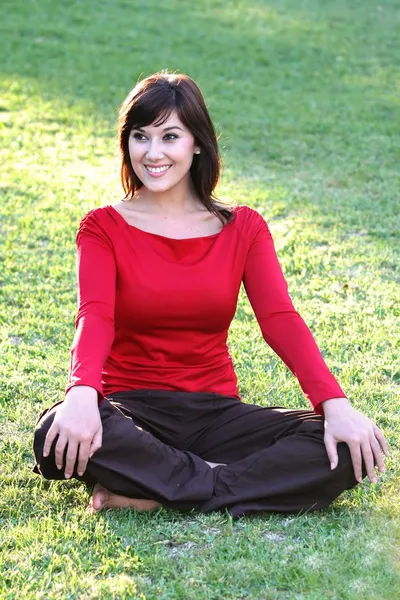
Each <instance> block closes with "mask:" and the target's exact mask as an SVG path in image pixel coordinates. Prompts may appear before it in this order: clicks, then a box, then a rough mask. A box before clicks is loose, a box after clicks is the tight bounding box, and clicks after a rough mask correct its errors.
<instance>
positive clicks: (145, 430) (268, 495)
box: [34, 390, 365, 517]
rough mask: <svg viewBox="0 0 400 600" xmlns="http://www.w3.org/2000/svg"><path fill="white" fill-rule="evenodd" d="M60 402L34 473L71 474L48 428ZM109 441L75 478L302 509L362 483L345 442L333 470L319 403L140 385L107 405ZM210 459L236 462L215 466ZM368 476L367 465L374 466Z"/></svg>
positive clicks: (141, 491) (38, 437) (231, 504)
mask: <svg viewBox="0 0 400 600" xmlns="http://www.w3.org/2000/svg"><path fill="white" fill-rule="evenodd" d="M59 405H60V403H57V404H55V405H54V406H52V407H50V408H48V409H47V410H45V411H44V412H43V413H42V414H41V415H40V416H39V419H38V422H37V425H36V431H35V439H34V452H35V458H36V466H35V469H34V471H35V472H36V473H39V472H40V473H41V474H42V475H43V476H44V477H45V478H46V479H64V468H65V464H64V467H63V469H62V470H58V469H57V467H56V464H55V456H54V449H55V444H56V440H55V441H54V443H53V446H52V449H51V453H50V455H49V456H48V457H46V458H44V457H43V446H44V440H45V437H46V434H47V432H48V430H49V428H50V426H51V424H52V422H53V419H54V415H55V412H56V410H57V408H58V406H59ZM100 416H101V420H102V424H103V444H102V447H101V448H100V449H99V450H98V451H97V452H95V454H94V455H93V457H92V458H91V459H90V460H89V462H88V465H87V469H86V472H85V473H84V475H83V476H82V477H80V476H78V474H77V472H76V469H75V471H74V473H73V477H76V478H77V479H79V480H83V481H85V482H86V483H88V484H93V483H96V482H98V483H100V484H102V485H103V486H104V487H106V488H107V489H108V490H110V491H111V492H114V493H116V494H120V495H123V496H128V497H131V498H142V499H143V498H144V499H152V500H156V501H158V502H160V503H161V504H162V505H164V506H167V507H170V508H175V509H178V510H186V509H192V508H196V509H197V510H199V511H201V512H209V511H212V510H225V509H228V511H229V513H230V514H231V515H232V516H233V517H237V516H240V515H243V514H246V513H250V512H257V511H274V512H301V511H309V510H316V509H321V508H325V507H327V506H328V505H329V504H330V503H331V502H332V501H333V500H334V499H335V498H337V496H339V494H340V493H341V492H342V491H343V490H345V489H350V488H352V487H354V486H355V485H356V484H357V481H356V479H355V477H354V473H353V467H352V462H351V458H350V452H349V449H348V447H347V445H346V444H344V443H341V444H339V445H338V453H339V465H338V466H337V468H336V469H334V470H333V471H331V469H330V465H329V460H328V456H327V453H326V449H325V445H324V440H323V435H324V420H323V418H322V417H320V416H318V415H316V414H315V413H313V412H312V411H309V410H288V409H285V408H281V407H261V406H257V405H252V404H246V403H244V402H242V401H241V400H238V399H237V398H230V397H227V396H221V395H219V394H213V393H188V392H171V391H162V390H135V391H130V392H118V393H116V394H113V395H112V396H108V397H107V398H106V399H104V401H103V403H102V404H101V406H100ZM205 461H210V462H218V463H227V464H226V466H218V467H215V468H211V467H210V466H209V465H207V463H206V462H205ZM364 476H365V471H364Z"/></svg>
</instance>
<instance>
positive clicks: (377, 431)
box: [374, 425, 389, 456]
mask: <svg viewBox="0 0 400 600" xmlns="http://www.w3.org/2000/svg"><path fill="white" fill-rule="evenodd" d="M374 435H375V437H376V439H377V440H378V442H379V445H380V447H381V448H382V451H383V453H384V454H385V455H386V456H389V448H388V445H387V443H386V440H385V436H384V435H383V432H382V430H381V429H379V427H378V426H377V425H375V427H374Z"/></svg>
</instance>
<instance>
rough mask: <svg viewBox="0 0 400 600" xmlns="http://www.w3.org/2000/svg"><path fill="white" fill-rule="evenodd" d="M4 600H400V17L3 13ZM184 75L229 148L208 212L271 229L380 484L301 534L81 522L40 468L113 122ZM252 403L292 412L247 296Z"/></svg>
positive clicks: (249, 7) (175, 521) (0, 424)
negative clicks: (358, 420) (35, 450)
mask: <svg viewBox="0 0 400 600" xmlns="http://www.w3.org/2000/svg"><path fill="white" fill-rule="evenodd" d="M0 11H1V14H0V35H1V45H2V51H3V52H2V56H3V60H2V62H1V66H0V77H1V100H0V127H1V129H0V132H1V144H2V147H1V166H2V179H1V188H0V189H1V203H0V214H1V224H0V236H1V240H2V244H1V265H2V270H1V285H0V295H1V302H2V309H1V313H0V319H1V322H0V323H1V358H0V377H1V390H0V407H1V411H0V433H1V441H0V461H1V467H0V468H1V479H2V493H1V495H0V518H1V521H0V522H1V534H0V535H1V540H0V541H1V543H0V569H1V571H2V577H1V578H0V596H1V598H7V599H13V598H19V599H31V598H43V599H46V600H47V599H61V598H62V599H64V598H68V599H75V598H79V599H86V598H87V599H89V598H90V599H97V598H98V599H108V598H121V599H122V598H142V599H143V598H147V599H151V598H162V599H185V600H186V599H196V600H198V599H222V598H223V599H232V600H239V599H241V598H246V599H257V600H259V599H268V600H272V599H273V600H275V599H276V600H283V599H285V600H286V599H290V600H295V599H296V600H299V599H304V600H325V599H326V598H330V599H340V600H342V599H343V600H353V599H358V598H363V599H366V600H368V599H379V600H381V599H382V600H383V599H388V600H389V599H390V600H393V599H396V598H400V592H399V589H400V576H399V568H398V561H399V540H400V527H399V491H400V486H399V477H398V467H399V451H398V440H399V432H400V423H399V414H400V412H399V409H400V398H399V384H400V342H399V335H398V334H399V316H400V302H399V292H398V290H399V279H400V276H399V275H400V271H399V262H398V261H399V249H398V246H399V233H400V231H399V230H400V227H399V212H400V211H399V192H398V185H399V175H398V164H399V158H400V152H399V139H400V138H399V133H400V119H399V117H400V114H399V112H400V111H399V107H400V100H399V97H400V96H399V81H400V78H399V75H400V60H399V59H400V41H399V40H400V38H399V36H398V30H399V25H400V4H399V2H397V1H396V0H383V1H382V2H380V3H379V5H378V4H377V3H375V2H373V1H372V0H365V1H364V2H347V1H346V0H335V1H334V2H330V3H328V2H324V1H323V0H303V1H302V2H295V1H294V0H273V1H272V0H271V1H264V0H252V1H251V0H242V1H241V0H224V1H222V0H214V1H211V0H199V1H198V2H196V3H191V2H189V1H183V2H180V1H178V0H168V1H167V2H165V3H158V2H155V0H148V1H147V2H146V3H143V4H141V3H138V2H135V1H128V0H114V1H113V2H111V0H97V1H96V2H91V1H89V2H85V3H83V2H79V1H78V0H71V1H70V2H64V1H62V0H56V1H50V0H41V1H40V2H38V1H34V0H27V1H25V2H22V1H21V0H16V1H15V0H13V1H12V2H11V0H3V2H2V5H1V7H0ZM161 68H169V69H171V70H174V69H177V70H179V71H182V72H186V73H188V74H189V75H190V76H192V77H193V78H194V79H195V80H196V81H197V82H198V83H199V85H200V86H201V88H202V90H203V92H204V95H205V97H206V100H207V103H208V105H209V108H210V111H211V114H212V116H213V118H214V121H215V123H216V125H217V129H218V131H219V132H220V134H221V149H222V153H223V157H224V162H225V171H224V176H223V178H222V181H221V185H220V187H219V190H218V191H219V195H220V196H221V197H226V198H230V199H233V200H234V201H236V202H237V203H245V204H249V205H251V206H253V207H256V208H258V210H260V211H261V212H262V214H264V215H265V217H266V218H267V219H268V221H269V223H270V226H271V230H272V232H273V235H274V237H275V241H276V246H277V249H278V253H279V256H280V259H281V263H282V266H283V268H284V271H285V274H286V276H287V280H288V283H289V287H290V291H291V295H292V297H293V300H294V302H295V304H296V306H297V308H298V310H299V312H300V313H301V314H302V316H303V317H304V318H305V320H306V322H307V323H308V324H309V326H310V327H311V329H312V331H313V333H314V335H315V337H316V339H317V342H318V344H319V346H320V348H321V350H322V352H323V354H324V356H325V358H326V360H327V362H328V364H329V366H330V368H331V369H332V371H333V372H334V373H335V374H336V376H337V377H338V379H339V381H340V383H341V384H342V386H343V387H344V389H345V390H346V392H347V394H348V396H349V398H350V399H351V401H352V402H353V404H354V405H355V406H356V407H358V408H359V409H361V410H362V411H364V412H365V413H367V414H368V415H369V416H371V417H372V418H373V419H375V420H376V421H377V422H378V423H379V424H380V425H381V426H382V428H383V429H384V431H385V433H386V436H387V439H388V441H389V444H390V447H391V457H390V459H388V460H387V467H388V471H387V473H386V474H385V475H384V476H381V477H380V478H379V482H378V484H377V485H376V486H371V485H369V484H368V483H367V482H364V483H363V484H362V485H361V486H360V487H359V488H358V489H356V490H354V491H352V492H348V493H346V494H344V495H343V496H342V497H341V498H340V499H339V500H338V501H336V503H335V504H334V505H333V506H332V507H331V508H330V509H329V510H327V511H324V512H322V513H318V514H308V515H303V516H296V515H293V516H280V515H260V516H256V517H252V518H244V519H240V520H238V521H236V522H232V521H231V520H230V518H229V517H228V516H227V515H224V514H212V515H207V516H205V515H196V514H195V513H189V514H179V513H175V512H172V511H166V510H161V511H159V512H158V513H156V514H153V515H143V514H131V513H128V512H127V511H114V512H108V513H104V514H100V515H99V516H96V517H95V518H90V517H89V516H88V515H86V513H85V505H86V503H87V499H88V494H87V491H86V489H85V487H84V486H82V485H80V484H79V483H77V482H61V483H59V482H46V481H42V480H40V479H39V478H38V477H37V476H35V475H34V474H33V473H32V472H31V468H32V466H33V457H32V452H31V441H32V430H33V427H34V423H35V419H36V415H37V414H38V412H39V411H40V410H41V409H42V408H43V407H45V406H48V405H50V404H52V403H53V402H54V401H56V400H58V399H59V398H60V396H61V394H62V390H63V388H64V385H65V380H66V376H67V368H68V361H69V347H70V344H71V341H72V336H73V324H74V317H75V270H74V269H75V267H74V235H75V231H76V228H77V225H78V223H79V220H80V219H81V217H82V216H83V215H84V213H85V212H86V211H87V210H89V209H90V208H92V207H95V206H99V205H102V204H106V203H113V202H114V201H115V200H117V199H119V198H120V197H121V190H120V187H119V181H118V161H117V149H116V141H115V117H116V111H117V109H118V105H119V103H120V102H121V101H122V99H123V98H124V96H125V94H126V93H127V91H128V90H129V89H130V88H131V87H132V86H133V85H134V83H135V82H136V81H137V78H138V77H139V75H140V74H143V75H148V74H150V73H152V72H155V71H157V70H159V69H161ZM230 346H231V351H232V354H233V357H234V360H235V363H236V367H237V372H238V376H239V380H240V385H241V392H242V394H243V397H244V399H245V400H248V401H252V402H258V403H261V404H280V405H286V406H307V404H306V401H305V399H304V398H303V397H302V395H301V392H300V389H299V386H298V384H297V382H296V380H295V379H294V378H293V377H292V376H291V375H290V373H289V372H288V371H287V369H286V367H285V366H284V365H283V364H282V363H281V362H280V360H279V359H278V358H277V357H276V356H275V355H274V354H273V352H272V351H271V350H270V349H268V348H267V347H266V346H265V343H264V342H263V340H262V338H261V336H260V333H259V331H258V328H257V325H256V323H255V320H254V317H253V315H252V312H251V309H250V307H249V305H248V302H247V300H246V298H245V297H244V295H241V298H240V302H239V306H238V311H237V316H236V319H235V321H234V323H233V325H232V331H231V335H230Z"/></svg>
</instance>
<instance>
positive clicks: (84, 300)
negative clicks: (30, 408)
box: [66, 213, 116, 402]
mask: <svg viewBox="0 0 400 600" xmlns="http://www.w3.org/2000/svg"><path fill="white" fill-rule="evenodd" d="M76 243H77V273H78V314H77V317H76V321H75V326H76V332H75V337H74V341H73V344H72V348H71V362H70V373H69V381H68V385H67V388H66V392H68V391H69V390H70V389H71V388H72V387H73V386H76V385H87V386H90V387H93V388H94V389H96V390H97V392H98V397H99V401H100V402H101V400H102V398H103V387H102V384H101V374H102V369H103V365H104V362H105V360H106V359H107V356H108V355H109V353H110V350H111V346H112V343H113V340H114V310H115V287H116V265H115V258H114V252H113V246H112V242H111V240H110V239H109V237H108V236H107V234H106V232H105V231H104V230H103V228H102V227H101V226H100V225H99V224H98V223H97V221H96V219H95V216H93V215H91V213H89V214H88V215H87V216H86V217H85V218H84V219H83V220H82V222H81V224H80V227H79V230H78V234H77V236H76Z"/></svg>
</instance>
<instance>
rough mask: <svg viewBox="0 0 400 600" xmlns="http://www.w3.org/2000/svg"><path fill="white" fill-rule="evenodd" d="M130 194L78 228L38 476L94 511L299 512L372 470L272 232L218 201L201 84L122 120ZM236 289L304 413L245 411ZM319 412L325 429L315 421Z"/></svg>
mask: <svg viewBox="0 0 400 600" xmlns="http://www.w3.org/2000/svg"><path fill="white" fill-rule="evenodd" d="M119 122H120V128H119V136H120V148H121V154H122V168H121V178H122V184H123V187H124V190H125V193H126V195H125V198H124V200H123V201H121V202H119V203H118V204H116V205H114V206H105V207H102V208H98V209H95V210H92V211H90V212H89V213H88V214H87V215H86V216H85V217H84V219H83V220H82V222H81V224H80V227H79V230H78V234H77V249H78V254H77V260H78V303H79V309H78V315H77V320H76V334H75V338H74V342H73V345H72V351H71V365H70V375H69V382H68V386H67V389H66V395H65V399H64V400H63V401H62V402H59V403H57V404H56V405H54V406H53V407H51V408H49V409H47V410H46V411H44V413H42V415H40V417H39V421H38V424H37V427H36V433H35V441H34V450H35V456H36V463H37V464H36V467H35V472H38V473H39V472H40V473H41V474H42V475H43V476H44V477H46V478H48V479H63V478H66V479H68V478H70V477H76V478H77V479H80V480H83V481H86V482H87V483H89V484H94V490H93V495H92V498H91V500H90V504H89V507H88V508H89V510H90V511H91V512H97V511H99V510H101V509H102V508H110V507H131V508H136V509H152V508H155V507H157V506H160V505H164V506H168V507H171V508H176V509H179V510H184V509H190V508H197V509H198V510H200V511H202V512H207V511H211V510H219V509H228V510H229V512H230V514H231V515H232V516H234V517H236V516H239V515H242V514H245V513H249V512H255V511H263V510H266V511H282V512H289V511H295V512H298V511H302V510H315V509H319V508H324V507H326V506H328V505H329V504H330V503H331V502H332V501H333V500H334V499H335V498H336V497H337V496H338V495H339V494H340V493H341V492H342V491H343V490H345V489H349V488H352V487H353V486H355V485H356V484H357V482H360V481H361V480H362V477H364V476H366V475H368V477H369V478H370V480H371V481H373V482H375V481H376V478H375V471H374V469H375V466H377V467H378V469H379V471H381V472H383V471H384V470H385V467H384V464H383V460H382V455H381V451H383V452H384V453H386V452H387V446H386V442H385V439H384V436H383V434H382V432H381V431H380V429H379V428H378V427H377V426H376V425H375V424H374V423H373V422H372V421H370V419H368V418H367V417H366V416H364V415H362V414H361V413H359V412H357V411H356V410H355V409H354V408H352V406H351V405H350V403H349V401H348V400H347V398H346V396H345V394H344V392H343V390H342V389H341V388H340V386H339V385H338V383H337V382H336V380H335V378H334V377H333V375H332V374H331V373H330V371H329V370H328V368H327V366H326V364H325V362H324V360H323V358H322V356H321V354H320V352H319V350H318V348H317V346H316V344H315V341H314V339H313V337H312V334H311V332H310V331H309V329H308V328H307V326H306V325H305V323H304V321H303V320H302V318H301V317H300V316H299V314H298V313H297V312H296V310H295V308H294V307H293V304H292V302H291V299H290V296H289V295H288V290H287V285H286V282H285V279H284V277H283V275H282V271H281V269H280V266H279V263H278V260H277V257H276V254H275V250H274V245H273V240H272V237H271V234H270V232H269V229H268V225H267V223H266V222H265V221H264V219H263V218H262V217H261V216H260V215H259V214H258V213H257V212H256V211H254V210H252V209H250V208H248V207H246V206H239V207H235V208H229V207H228V206H226V205H222V204H220V203H218V202H217V201H216V199H215V197H214V195H213V190H214V189H215V186H216V184H217V182H218V178H219V172H220V156H219V153H218V147H217V140H216V136H215V131H214V128H213V125H212V122H211V120H210V117H209V114H208V112H207V108H206V106H205V103H204V99H203V97H202V95H201V92H200V90H199V88H198V87H197V85H196V84H195V83H194V82H193V81H192V80H191V79H190V78H189V77H187V76H185V75H177V74H169V73H168V72H166V71H163V72H161V73H158V74H155V75H153V76H151V77H148V78H147V79H144V80H143V81H141V82H140V83H138V84H137V85H136V87H135V88H134V89H133V90H132V92H131V93H130V94H129V96H128V97H127V98H126V100H125V102H124V103H123V105H122V107H121V110H120V121H119ZM242 281H243V283H244V286H245V289H246V292H247V295H248V297H249V300H250V302H251V304H252V307H253V309H254V312H255V315H256V317H257V320H258V322H259V325H260V328H261V331H262V333H263V336H264V339H265V341H266V342H267V343H268V344H269V345H270V346H271V347H272V348H273V349H274V350H275V352H276V353H277V354H278V355H279V356H280V357H281V359H282V360H283V361H284V362H285V363H286V365H287V366H288V367H289V369H290V370H291V371H292V372H293V373H294V374H295V375H296V377H297V378H298V380H299V383H300V385H301V387H302V389H303V391H304V393H305V394H306V396H307V397H308V399H309V400H310V402H311V404H312V407H313V410H287V409H283V408H279V407H268V408H267V407H261V406H257V405H250V404H245V403H244V402H242V401H241V399H240V396H239V393H238V388H237V381H236V375H235V372H234V368H233V365H232V360H231V358H230V355H229V352H228V349H227V345H226V339H227V333H228V328H229V325H230V323H231V320H232V318H233V316H234V313H235V308H236V302H237V297H238V292H239V288H240V285H241V282H242ZM324 417H325V428H324Z"/></svg>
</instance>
